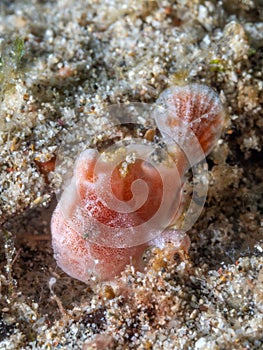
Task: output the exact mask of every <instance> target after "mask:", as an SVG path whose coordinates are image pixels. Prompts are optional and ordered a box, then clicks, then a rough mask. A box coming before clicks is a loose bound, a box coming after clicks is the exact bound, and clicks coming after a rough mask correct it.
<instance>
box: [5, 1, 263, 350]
mask: <svg viewBox="0 0 263 350" xmlns="http://www.w3.org/2000/svg"><path fill="white" fill-rule="evenodd" d="M262 19H263V3H262V1H261V0H257V1H256V0H255V1H242V0H239V1H238V0H233V1H198V0H196V1H187V0H181V1H180V0H178V1H165V0H164V1H163V0H160V1H143V0H140V1H139V0H127V1H124V0H122V1H117V0H108V1H100V0H97V1H91V0H90V1H85V0H80V1H69V0H68V1H67V0H59V1H40V0H39V1H37V0H35V1H33V0H28V1H25V0H23V1H22V0H21V1H18V0H17V1H2V2H1V4H0V44H1V60H0V81H1V90H0V94H1V109H0V164H1V167H0V171H1V172H0V223H1V225H2V226H1V242H2V243H1V248H0V253H1V254H0V259H1V260H0V261H1V263H0V268H1V274H0V296H1V299H0V306H1V307H0V349H8V350H10V349H67V350H68V349H83V350H88V349H141V350H142V349H187V350H190V349H196V350H197V349H198V350H199V349H200V350H205V349H215V350H217V349H220V350H222V349H229V350H230V349H231V350H233V349H237V350H238V349H240V350H241V349H242V350H243V349H262V347H263V337H262V334H263V243H262V239H263V236H262V235H263V221H262V208H263V204H262V203H263V202H262V192H263V191H262V190H263V185H262V178H263V168H262V141H263V140H262V135H263V132H262V127H263V112H262V111H263V110H262V105H263V79H262V74H263V73H262V71H263V70H262V67H263V21H262ZM183 83H202V84H206V85H208V86H211V87H212V88H213V89H214V90H215V91H217V92H218V93H219V94H220V98H221V100H222V102H223V104H224V106H225V110H226V114H227V121H226V125H225V128H224V132H223V133H222V137H221V139H220V140H219V142H218V144H217V146H216V147H215V148H214V150H213V151H212V153H211V154H210V155H209V156H208V157H207V163H208V176H207V181H208V183H209V188H208V194H207V200H206V204H205V206H204V209H203V211H202V214H201V216H200V217H199V219H198V221H197V222H196V224H195V225H194V226H193V227H192V228H191V229H190V230H189V232H188V234H189V236H190V238H191V241H192V243H191V248H190V251H189V256H188V257H182V256H177V255H176V256H171V254H169V249H168V247H165V249H164V250H159V249H152V250H150V251H149V252H147V254H148V255H149V256H148V257H147V260H148V263H147V267H146V270H145V272H144V273H142V272H136V271H134V269H133V268H132V267H130V266H128V267H127V269H126V270H125V271H124V272H123V273H122V275H121V276H120V277H117V278H116V279H114V280H113V281H110V282H108V283H103V284H100V283H95V282H94V283H93V285H85V284H84V283H81V282H78V281H77V280H74V279H72V278H70V277H69V276H67V275H66V274H65V273H64V272H63V271H61V270H60V269H59V268H58V267H57V265H56V262H55V260H54V258H53V252H52V248H51V240H50V218H51V214H52V211H53V210H54V207H55V205H56V196H55V190H56V189H57V187H58V186H59V179H58V176H57V175H56V173H55V172H53V170H54V162H55V158H56V157H57V155H58V152H59V146H60V144H61V142H62V141H63V142H65V139H66V138H67V137H68V135H70V133H71V131H72V130H74V128H75V127H76V125H77V123H79V122H80V121H81V120H83V118H85V117H87V116H92V118H93V119H92V125H93V126H94V127H93V129H92V130H91V131H92V133H93V134H97V133H98V132H99V131H100V123H98V122H96V114H94V111H96V110H99V109H101V108H105V107H107V106H109V105H111V104H116V103H128V102H143V103H154V102H155V101H156V99H157V97H158V96H159V94H160V93H161V92H162V91H163V90H164V89H166V88H167V87H169V86H172V85H175V84H183ZM77 147H78V144H77V143H76V144H75V145H74V147H73V148H74V149H72V152H73V153H74V152H77V151H76V150H77Z"/></svg>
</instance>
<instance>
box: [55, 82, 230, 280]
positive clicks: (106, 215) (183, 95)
mask: <svg viewBox="0 0 263 350" xmlns="http://www.w3.org/2000/svg"><path fill="white" fill-rule="evenodd" d="M156 106H158V108H156V109H155V110H154V112H153V118H154V119H155V122H156V125H157V128H158V129H159V131H160V134H161V137H162V138H163V141H164V143H166V144H167V147H166V153H165V155H162V156H161V159H159V158H160V157H158V154H159V153H160V152H159V151H160V149H158V147H155V146H154V145H153V144H151V143H150V144H149V143H148V144H147V143H145V142H139V141H138V140H137V141H136V142H134V143H132V142H131V143H130V144H124V143H120V144H117V145H114V147H113V148H110V149H106V151H105V150H104V151H103V152H102V151H101V152H99V151H98V150H96V149H91V148H88V149H86V150H84V151H83V152H81V153H80V154H79V156H78V157H77V159H76V161H75V165H74V172H73V176H72V178H71V180H70V182H69V183H68V185H67V188H65V190H64V192H63V194H62V196H61V198H60V200H59V202H58V205H57V207H56V209H55V211H54V213H53V216H52V221H51V233H52V245H53V250H54V256H55V259H56V261H57V264H58V265H59V267H60V268H61V269H62V270H64V271H65V272H66V273H67V274H69V275H70V276H72V277H74V278H76V279H79V280H81V281H83V282H86V283H88V282H89V281H90V279H91V278H92V277H95V278H97V279H98V280H101V281H103V280H110V279H112V278H113V277H115V276H116V275H118V274H120V273H121V272H122V271H123V270H124V268H125V266H126V265H128V264H132V265H133V266H134V267H135V268H136V269H139V270H142V269H143V267H144V263H143V259H142V257H143V254H144V252H145V250H146V249H147V247H149V246H153V245H158V246H160V245H164V243H166V242H171V243H172V244H173V245H174V251H175V252H176V251H177V250H184V251H185V252H187V251H188V249H189V245H190V240H189V238H188V235H187V234H186V233H185V232H182V231H177V230H174V229H171V228H170V227H171V226H172V225H173V224H174V222H175V221H176V218H177V213H178V208H179V207H180V202H181V188H182V183H183V178H184V175H185V173H186V171H187V170H188V169H189V167H191V166H192V165H194V164H196V163H197V162H199V161H200V160H202V158H204V157H205V155H207V154H208V153H209V152H210V151H211V150H212V148H213V147H214V145H215V144H216V142H217V141H218V139H219V137H220V134H221V131H222V127H223V124H224V119H225V113H224V109H223V106H222V103H221V101H220V99H219V97H218V95H217V94H216V93H215V92H214V91H213V90H212V89H211V88H209V87H207V86H204V85H199V84H191V85H186V86H176V87H172V88H169V89H167V90H165V91H164V92H163V93H162V94H161V95H160V97H159V99H158V100H157V102H156Z"/></svg>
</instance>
